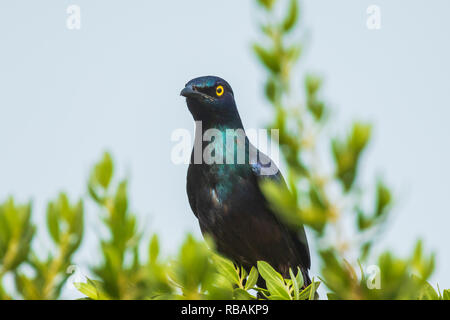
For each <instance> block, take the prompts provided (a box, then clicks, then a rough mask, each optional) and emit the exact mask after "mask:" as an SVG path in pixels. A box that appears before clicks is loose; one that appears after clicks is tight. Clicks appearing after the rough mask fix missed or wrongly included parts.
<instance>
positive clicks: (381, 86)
mask: <svg viewBox="0 0 450 320" xmlns="http://www.w3.org/2000/svg"><path fill="white" fill-rule="evenodd" d="M303 3H304V6H303V7H302V24H303V25H304V26H306V27H307V34H306V35H305V36H306V38H307V42H306V48H305V53H304V59H303V60H302V64H301V66H300V68H301V69H302V70H305V71H316V72H318V73H319V74H321V75H323V76H324V78H325V81H326V82H325V86H324V91H323V93H324V98H325V100H326V101H328V102H329V105H330V106H331V107H332V108H333V110H334V112H335V116H336V119H337V120H336V121H334V123H333V126H332V129H331V132H333V133H344V132H345V131H346V130H347V129H346V128H347V126H348V124H349V123H350V122H351V121H352V120H354V119H363V120H368V121H372V122H373V123H374V125H375V132H374V140H373V142H372V144H371V146H370V149H369V151H368V153H367V154H366V155H365V158H364V160H365V161H364V163H363V169H364V174H363V181H368V182H370V181H371V179H372V177H373V176H375V175H376V174H381V175H382V176H383V177H385V178H386V180H387V181H388V182H389V183H390V184H391V185H392V186H393V187H394V190H395V193H396V195H397V198H396V199H397V203H396V207H395V211H394V212H395V217H394V218H393V221H392V225H391V228H390V229H389V230H388V232H387V233H386V234H385V235H384V237H383V241H382V245H381V248H390V249H392V250H395V251H396V252H398V253H401V254H406V253H409V252H410V251H411V249H412V246H413V242H414V241H415V240H416V239H417V237H419V236H420V237H423V238H424V239H425V244H426V248H428V249H433V250H435V251H437V253H438V263H437V265H438V269H437V272H436V273H435V276H434V277H433V280H434V281H437V280H439V283H440V287H441V288H442V287H450V276H449V274H448V272H447V273H445V270H450V253H449V252H448V248H447V243H448V234H447V232H448V227H449V225H450V216H449V214H450V212H449V211H450V208H449V207H450V205H449V203H448V198H449V196H450V166H449V163H450V152H449V142H448V139H449V137H450V126H448V125H447V121H448V120H447V119H448V118H449V117H450V111H449V104H450V90H449V83H450V60H449V58H448V57H450V45H449V41H448V37H449V35H448V32H449V30H450V20H449V19H448V12H450V2H448V1H445V0H433V1H424V0H422V1H406V0H397V1H387V0H384V1H381V0H380V1H365V0H342V1H335V0H308V1H303ZM70 4H77V5H79V6H80V8H81V19H82V27H81V30H79V31H70V30H68V29H67V28H66V17H67V14H66V8H67V6H68V5H70ZM370 4H377V5H379V6H380V8H381V14H382V16H381V18H382V20H381V23H382V28H381V30H378V31H369V30H368V29H367V28H366V8H367V7H368V6H369V5H370ZM257 36H258V30H257V29H256V14H255V6H254V3H253V1H242V0H240V1H237V0H234V1H211V0H195V1H124V0H121V1H111V0H108V1H106V0H95V1H92V0H89V1H88V0H72V1H67V0H64V1H56V0H53V1H50V0H40V1H31V0H29V1H23V0H21V1H19V0H3V1H1V2H0V41H1V47H0V48H1V49H0V121H1V125H0V150H1V151H0V181H1V182H0V199H5V198H6V197H7V196H8V195H14V196H16V197H17V198H18V199H19V200H21V201H27V200H28V199H33V203H34V214H35V216H34V219H35V221H36V223H37V224H38V225H39V226H41V227H43V226H44V221H45V220H44V213H45V210H44V209H45V203H46V202H47V200H49V199H50V198H54V197H55V196H56V194H57V192H58V191H59V190H66V191H67V192H68V193H69V194H70V195H71V197H72V198H73V199H75V197H79V196H82V195H85V194H86V191H85V184H86V179H87V177H88V173H89V169H90V167H91V165H92V164H93V163H94V162H95V161H96V160H97V159H98V158H99V157H100V155H101V153H102V151H103V150H105V149H108V150H110V151H111V152H112V153H113V155H114V158H115V160H116V163H117V164H118V169H119V174H121V175H122V176H124V175H127V174H128V175H129V176H130V194H131V195H132V198H131V200H132V208H133V209H134V211H136V212H138V213H139V216H140V217H141V218H142V221H143V222H145V223H146V227H145V228H146V229H147V230H148V231H149V232H150V231H156V232H157V233H158V234H160V236H161V241H162V243H163V246H164V248H165V249H166V252H168V253H171V252H173V251H174V249H175V248H176V247H177V246H178V244H179V243H180V241H181V240H182V239H183V237H184V235H185V233H186V232H188V231H191V232H194V233H195V234H197V235H200V233H199V228H198V225H197V222H196V220H195V217H194V216H193V214H192V213H191V211H190V208H189V206H188V201H187V197H186V195H185V177H186V169H187V168H186V166H175V165H173V164H172V163H171V161H170V151H171V148H172V146H173V143H172V142H171V141H170V136H171V133H172V131H173V130H174V129H177V128H188V129H192V128H193V122H192V118H191V115H190V114H189V112H188V110H187V109H186V106H185V102H184V99H182V98H180V97H179V91H180V89H181V88H182V87H183V86H184V84H185V83H186V82H187V81H188V80H190V79H191V78H193V77H196V76H200V75H207V74H213V75H218V76H221V77H223V78H225V79H227V80H228V82H229V83H230V84H231V85H232V87H233V90H234V92H235V96H236V99H237V103H238V106H239V108H240V113H241V117H242V119H243V122H244V124H245V125H246V126H247V127H253V128H257V127H261V126H262V125H264V124H265V123H266V120H268V119H269V118H270V114H271V113H270V108H269V106H268V105H267V104H266V102H265V101H264V97H263V95H262V92H261V83H262V81H263V79H264V72H263V71H262V69H261V67H260V66H259V65H258V63H257V62H256V61H255V59H254V57H253V55H252V52H251V50H250V48H251V41H252V40H254V39H256V38H257ZM87 210H88V211H87V212H86V214H87V222H88V225H87V232H86V233H87V235H88V236H87V238H86V241H85V242H84V243H83V247H82V251H81V253H80V254H79V255H78V256H77V259H76V260H77V262H78V263H79V264H81V265H87V264H92V263H95V256H96V255H97V254H96V252H95V250H93V249H92V248H91V247H90V243H93V242H95V237H97V234H98V228H97V227H95V226H94V223H97V221H98V220H97V219H96V217H97V211H95V208H94V207H92V205H88V206H87ZM39 235H40V236H43V237H41V238H43V239H44V240H42V241H41V242H38V243H37V244H36V246H37V247H40V246H46V245H48V244H47V240H48V239H47V238H45V233H43V232H42V230H41V233H40V234H39ZM313 273H314V269H313Z"/></svg>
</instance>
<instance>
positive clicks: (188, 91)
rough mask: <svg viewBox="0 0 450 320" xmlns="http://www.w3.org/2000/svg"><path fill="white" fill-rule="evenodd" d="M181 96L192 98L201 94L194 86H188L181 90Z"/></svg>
mask: <svg viewBox="0 0 450 320" xmlns="http://www.w3.org/2000/svg"><path fill="white" fill-rule="evenodd" d="M180 95H181V96H183V97H186V98H192V97H195V96H198V95H199V92H198V91H196V90H194V88H193V87H192V86H186V87H184V89H183V90H181V92H180Z"/></svg>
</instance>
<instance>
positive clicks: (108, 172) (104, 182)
mask: <svg viewBox="0 0 450 320" xmlns="http://www.w3.org/2000/svg"><path fill="white" fill-rule="evenodd" d="M112 173H113V161H112V158H111V155H110V154H109V153H108V152H105V153H104V154H103V158H102V160H101V161H100V162H99V163H98V164H97V165H96V166H95V169H94V177H95V180H96V181H97V182H98V183H99V184H100V185H101V186H102V187H103V189H107V188H108V186H109V183H110V181H111V177H112Z"/></svg>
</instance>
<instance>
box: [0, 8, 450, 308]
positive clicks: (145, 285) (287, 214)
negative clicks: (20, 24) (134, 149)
mask: <svg viewBox="0 0 450 320" xmlns="http://www.w3.org/2000/svg"><path fill="white" fill-rule="evenodd" d="M257 3H258V4H259V8H260V11H261V22H260V25H259V27H260V31H261V39H260V40H259V41H258V42H255V43H254V44H253V50H254V53H255V56H256V58H257V59H258V60H259V61H260V62H261V65H262V67H263V68H264V69H265V70H266V74H267V77H266V81H265V83H264V84H263V88H264V92H265V95H266V97H267V101H268V102H269V103H270V105H271V106H272V107H273V111H274V117H273V122H272V123H270V124H269V125H268V126H267V127H268V128H273V129H278V130H279V144H280V148H281V151H282V154H283V158H284V160H285V163H286V168H287V169H286V173H285V175H286V178H287V181H288V185H289V187H290V190H289V191H282V190H279V189H277V188H276V186H275V185H273V184H271V183H270V182H266V183H264V184H263V185H262V186H261V187H262V189H263V191H264V193H265V194H266V195H267V197H268V198H269V199H270V202H271V204H272V205H273V207H274V208H276V211H277V212H279V213H280V218H281V219H284V220H285V221H286V223H288V224H290V225H291V226H292V227H294V228H295V227H298V226H301V225H305V226H306V227H307V228H309V229H310V230H311V231H312V232H310V238H312V239H310V242H312V245H311V249H312V250H315V251H316V252H317V254H318V257H319V262H320V266H321V272H320V275H318V276H317V277H315V279H313V283H312V284H311V285H310V286H308V287H307V288H304V287H303V279H302V276H301V273H300V272H298V270H291V272H290V277H289V279H283V277H282V276H281V275H280V274H279V273H277V272H276V271H275V270H274V269H273V268H272V267H271V266H270V265H269V264H267V263H266V262H264V261H260V262H259V263H258V265H257V266H255V267H254V268H253V269H252V270H251V271H250V272H249V273H247V271H245V270H244V269H243V268H240V267H239V266H236V265H234V264H233V263H232V262H231V261H229V260H228V259H226V258H224V257H222V256H220V255H218V254H217V253H215V251H214V244H213V243H212V242H211V241H209V240H208V239H207V240H206V241H203V240H197V239H195V238H193V237H192V236H191V235H188V236H187V237H186V240H185V241H184V243H183V244H182V246H181V247H180V249H179V252H178V254H177V255H176V256H175V257H173V258H162V257H161V254H160V246H159V242H158V237H157V236H156V235H153V236H151V237H150V239H146V238H144V236H143V233H142V231H141V230H139V228H138V227H139V222H138V221H137V218H136V215H135V214H133V213H132V212H131V211H130V209H129V203H128V201H129V197H128V193H127V181H126V180H122V181H120V182H119V183H117V184H113V183H112V181H114V179H113V178H114V163H113V160H112V158H111V155H110V154H109V153H105V154H104V155H103V157H102V159H101V160H100V161H99V162H98V163H97V164H96V165H95V166H94V168H93V169H92V172H91V175H90V178H89V181H88V186H87V188H88V192H89V196H90V199H89V200H88V199H86V200H85V201H93V202H95V203H96V205H97V207H98V211H99V212H98V216H99V218H100V219H99V220H100V221H101V222H99V223H101V224H103V225H104V227H106V229H107V230H108V233H109V234H108V236H107V237H106V238H101V239H99V242H100V246H99V247H100V251H101V252H100V255H101V257H102V259H101V263H99V264H98V265H95V266H91V271H92V274H93V276H92V279H90V278H86V279H85V281H84V282H79V283H75V286H76V287H77V289H78V290H79V291H80V292H81V293H82V294H84V295H85V297H86V299H277V300H279V299H282V300H306V299H315V298H317V294H316V290H317V288H318V287H319V285H325V287H326V292H327V297H321V298H323V299H325V298H328V299H436V300H439V299H440V300H442V299H445V300H449V299H450V291H449V290H442V291H441V290H440V289H439V287H437V288H436V289H435V288H434V287H433V286H432V285H430V284H429V283H428V282H427V280H428V279H429V277H430V275H431V274H432V273H433V269H434V264H435V259H434V254H433V253H428V252H426V250H425V249H424V247H423V243H422V242H421V241H418V242H417V243H416V244H415V246H414V247H413V248H412V253H411V255H410V256H409V257H397V256H396V255H395V254H394V253H392V252H389V251H385V252H381V253H380V254H375V253H374V250H373V247H374V245H375V244H376V240H377V238H378V237H379V236H380V234H381V233H382V231H383V230H384V229H385V228H386V227H387V224H388V222H389V216H390V215H391V209H392V206H393V203H394V199H393V195H392V192H391V190H390V189H389V187H388V186H387V184H386V183H385V182H384V181H383V180H382V179H381V178H376V179H375V181H374V183H373V187H371V188H366V187H365V188H363V187H362V186H360V185H359V181H358V174H359V170H360V165H359V164H360V162H361V158H362V157H363V155H364V151H365V149H366V148H367V146H368V144H369V142H370V138H371V133H372V126H371V125H370V124H368V123H364V122H355V123H353V124H351V125H350V126H349V128H350V129H349V130H348V132H346V133H345V132H344V134H341V135H339V136H336V137H334V136H332V137H330V136H327V135H325V133H324V131H325V130H324V128H325V127H326V126H327V124H328V123H329V121H330V119H331V116H332V113H331V112H330V109H329V108H328V106H327V103H326V102H325V101H323V100H322V99H321V87H322V79H321V78H320V77H318V76H317V75H314V74H306V75H301V74H299V72H297V69H295V66H296V65H297V63H298V61H299V59H300V57H301V52H302V44H301V42H299V41H298V38H299V37H298V36H297V34H298V32H299V30H301V28H300V26H299V17H300V7H299V3H298V1H297V0H287V1H282V0H278V1H277V0H257ZM293 35H295V36H293ZM299 77H303V87H298V86H296V84H295V83H296V81H295V80H296V79H298V78H299ZM299 93H301V94H299ZM326 163H328V164H331V167H332V168H333V169H332V170H331V171H330V170H328V168H329V166H326V165H323V164H326ZM371 190H372V191H371ZM367 199H371V201H367ZM368 203H371V205H368ZM31 214H32V204H31V203H26V204H17V203H15V201H14V199H13V198H12V197H11V198H9V199H7V200H6V201H4V202H3V203H2V204H0V299H57V298H59V296H60V293H61V288H62V287H63V286H64V284H65V283H66V281H67V279H68V277H69V276H70V274H71V272H72V271H73V270H72V269H71V268H73V267H74V265H73V262H72V261H73V256H74V254H75V253H76V251H77V249H78V247H79V246H80V243H81V241H82V239H83V230H84V228H83V216H84V209H83V200H79V201H77V202H76V203H72V202H71V201H70V200H69V198H68V196H67V195H65V194H63V193H62V194H60V195H59V196H58V197H57V198H56V199H55V200H54V201H50V202H49V204H48V207H47V231H48V233H49V235H50V237H51V239H52V241H53V242H54V249H52V250H48V251H49V253H48V256H47V257H46V258H41V257H38V256H37V255H36V254H35V252H33V251H32V250H30V248H31V245H32V242H33V241H34V236H35V231H36V230H35V226H34V225H33V224H32V223H31V220H30V217H31ZM143 248H144V249H145V250H142V249H143ZM142 252H146V254H144V255H143V254H142ZM5 275H11V276H12V277H13V279H14V288H8V289H11V290H6V288H5V287H4V286H3V278H4V276H5ZM259 277H262V278H263V279H264V280H265V282H266V288H260V287H258V286H257V280H258V278H259Z"/></svg>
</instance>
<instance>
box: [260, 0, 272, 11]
mask: <svg viewBox="0 0 450 320" xmlns="http://www.w3.org/2000/svg"><path fill="white" fill-rule="evenodd" d="M275 1H276V0H258V3H259V4H260V5H261V6H262V7H263V8H265V9H266V10H268V11H269V10H271V9H272V7H273V5H274V4H275Z"/></svg>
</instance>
